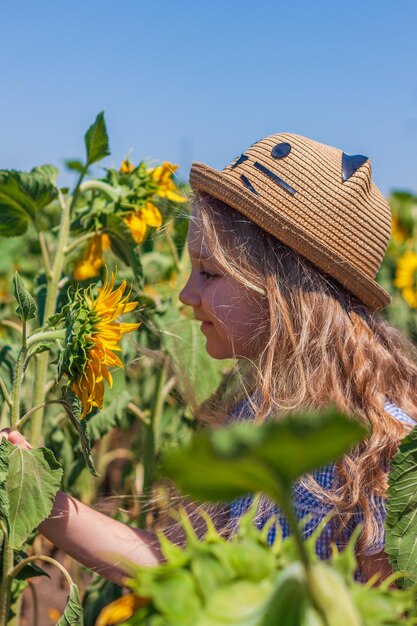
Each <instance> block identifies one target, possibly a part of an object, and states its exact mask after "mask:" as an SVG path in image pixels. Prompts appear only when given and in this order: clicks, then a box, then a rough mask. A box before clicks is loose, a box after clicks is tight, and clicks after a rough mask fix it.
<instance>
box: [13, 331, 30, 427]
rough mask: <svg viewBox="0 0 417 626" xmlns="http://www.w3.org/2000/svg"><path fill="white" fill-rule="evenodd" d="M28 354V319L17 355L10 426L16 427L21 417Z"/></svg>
mask: <svg viewBox="0 0 417 626" xmlns="http://www.w3.org/2000/svg"><path fill="white" fill-rule="evenodd" d="M26 354H27V341H26V320H23V322H22V346H21V348H20V350H19V356H18V357H17V362H16V367H15V371H14V376H13V388H12V398H11V401H12V406H11V414H10V428H11V429H12V430H14V429H15V427H16V424H17V422H18V421H19V418H20V397H21V395H22V393H21V390H22V382H23V370H24V364H25V358H26Z"/></svg>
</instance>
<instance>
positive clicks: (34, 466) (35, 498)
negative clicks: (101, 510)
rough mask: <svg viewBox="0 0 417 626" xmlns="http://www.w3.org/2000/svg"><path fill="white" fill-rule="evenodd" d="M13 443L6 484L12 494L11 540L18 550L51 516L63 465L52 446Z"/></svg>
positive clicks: (10, 497)
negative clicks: (19, 446)
mask: <svg viewBox="0 0 417 626" xmlns="http://www.w3.org/2000/svg"><path fill="white" fill-rule="evenodd" d="M8 445H9V446H10V447H11V450H10V456H9V472H8V475H7V480H6V485H7V491H8V494H9V502H10V512H9V526H10V533H9V542H10V545H11V546H12V547H13V548H14V549H15V550H18V549H20V547H21V546H22V545H23V543H24V542H25V541H26V539H27V537H28V536H29V534H30V533H31V532H32V531H33V530H34V529H35V528H36V527H37V526H39V524H40V523H41V522H42V521H43V520H44V519H45V518H46V517H48V515H49V513H50V512H51V510H52V505H53V502H54V499H55V495H56V492H57V491H58V489H59V486H60V484H61V476H62V468H61V466H60V464H59V463H58V461H57V460H56V459H55V457H54V455H53V454H52V452H51V451H50V450H47V449H46V448H38V449H36V450H24V449H23V448H18V447H15V446H12V445H11V444H8Z"/></svg>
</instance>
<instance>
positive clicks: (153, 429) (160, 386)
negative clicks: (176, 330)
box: [138, 355, 168, 528]
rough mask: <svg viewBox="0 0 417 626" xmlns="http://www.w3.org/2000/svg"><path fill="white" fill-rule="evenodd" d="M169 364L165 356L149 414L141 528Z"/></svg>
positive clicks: (144, 462)
mask: <svg viewBox="0 0 417 626" xmlns="http://www.w3.org/2000/svg"><path fill="white" fill-rule="evenodd" d="M167 365H168V356H166V355H165V356H164V360H163V362H162V364H161V366H160V369H159V372H158V376H157V380H156V389H155V396H154V401H153V405H152V410H151V412H150V416H149V424H147V425H146V427H145V428H146V430H145V450H144V455H143V485H142V495H143V505H142V507H141V510H140V514H139V521H138V525H139V528H145V527H146V512H147V507H146V503H147V501H148V499H149V498H150V496H151V493H152V486H153V483H154V479H155V468H156V465H157V464H156V455H157V449H156V439H157V434H158V431H159V423H160V419H161V414H162V409H163V406H164V401H165V394H164V387H165V380H166V372H167Z"/></svg>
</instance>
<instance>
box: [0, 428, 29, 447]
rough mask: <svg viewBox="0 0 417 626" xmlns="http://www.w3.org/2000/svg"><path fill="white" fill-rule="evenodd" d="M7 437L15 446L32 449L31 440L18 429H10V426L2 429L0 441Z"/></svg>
mask: <svg viewBox="0 0 417 626" xmlns="http://www.w3.org/2000/svg"><path fill="white" fill-rule="evenodd" d="M3 438H5V439H7V441H10V443H12V444H13V445H14V446H19V448H23V449H24V450H32V446H31V445H30V443H29V441H26V439H25V438H24V437H23V435H21V434H20V433H19V431H17V430H10V428H3V430H0V441H1V440H2V439H3Z"/></svg>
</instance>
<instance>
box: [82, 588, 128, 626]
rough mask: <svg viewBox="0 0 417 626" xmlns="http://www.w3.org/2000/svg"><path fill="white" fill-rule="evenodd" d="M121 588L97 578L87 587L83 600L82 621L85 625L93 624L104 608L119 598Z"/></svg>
mask: <svg viewBox="0 0 417 626" xmlns="http://www.w3.org/2000/svg"><path fill="white" fill-rule="evenodd" d="M121 595H122V587H120V585H116V584H115V583H112V582H111V581H110V580H106V579H105V578H102V577H101V576H100V577H99V576H97V577H96V578H95V579H94V580H93V582H92V583H90V584H89V585H88V587H87V591H86V592H85V594H84V598H83V611H84V621H85V623H86V624H95V623H96V620H97V618H98V616H99V614H100V612H101V611H102V609H104V607H105V606H107V605H108V604H110V603H111V602H113V601H114V600H116V599H117V598H120V596H121Z"/></svg>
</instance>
